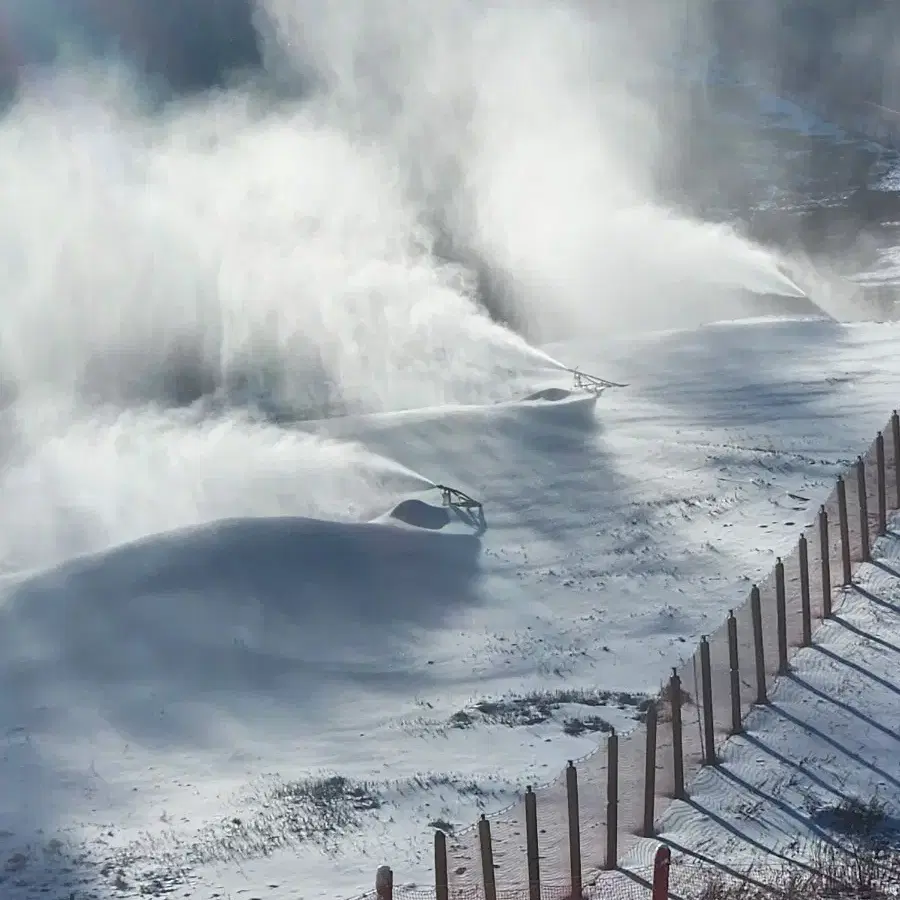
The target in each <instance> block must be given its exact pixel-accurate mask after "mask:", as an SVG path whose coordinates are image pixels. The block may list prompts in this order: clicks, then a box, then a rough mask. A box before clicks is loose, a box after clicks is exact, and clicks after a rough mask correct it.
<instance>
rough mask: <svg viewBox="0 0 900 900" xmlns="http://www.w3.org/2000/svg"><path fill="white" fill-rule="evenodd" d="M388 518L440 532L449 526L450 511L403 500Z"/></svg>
mask: <svg viewBox="0 0 900 900" xmlns="http://www.w3.org/2000/svg"><path fill="white" fill-rule="evenodd" d="M389 515H390V518H392V519H396V520H397V521H398V522H403V523H405V524H406V525H412V526H414V527H416V528H426V529H429V530H430V531H440V529H441V528H444V527H446V526H447V525H449V524H450V511H449V510H448V509H447V508H446V507H444V506H432V504H430V503H425V502H424V501H423V500H403V501H402V502H400V503H398V504H397V505H396V506H395V507H394V508H393V509H392V510H391V512H390V514H389Z"/></svg>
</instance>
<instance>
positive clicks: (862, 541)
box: [847, 456, 872, 584]
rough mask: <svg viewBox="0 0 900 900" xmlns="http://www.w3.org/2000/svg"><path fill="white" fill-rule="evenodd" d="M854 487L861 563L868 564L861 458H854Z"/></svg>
mask: <svg viewBox="0 0 900 900" xmlns="http://www.w3.org/2000/svg"><path fill="white" fill-rule="evenodd" d="M856 485H857V490H856V492H857V494H859V497H858V498H857V499H858V500H859V549H860V554H861V556H862V561H863V562H869V561H870V560H871V559H872V554H871V553H870V552H869V495H868V493H867V490H866V461H865V460H864V459H863V458H862V457H861V456H857V457H856ZM849 583H850V582H849V581H848V582H847V584H849Z"/></svg>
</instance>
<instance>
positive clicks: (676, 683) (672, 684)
mask: <svg viewBox="0 0 900 900" xmlns="http://www.w3.org/2000/svg"><path fill="white" fill-rule="evenodd" d="M669 703H670V704H671V708H672V774H673V776H674V778H675V799H676V800H684V797H685V793H684V730H683V728H682V723H681V679H680V678H679V677H678V670H677V669H672V677H671V678H670V679H669Z"/></svg>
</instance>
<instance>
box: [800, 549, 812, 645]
mask: <svg viewBox="0 0 900 900" xmlns="http://www.w3.org/2000/svg"><path fill="white" fill-rule="evenodd" d="M797 550H798V554H797V555H798V558H799V563H800V625H801V628H802V634H803V636H802V638H801V646H803V647H808V646H809V645H810V644H811V643H812V603H811V602H810V597H809V548H808V547H807V545H806V535H805V534H801V535H800V540H799V541H798V542H797Z"/></svg>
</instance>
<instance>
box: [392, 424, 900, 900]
mask: <svg viewBox="0 0 900 900" xmlns="http://www.w3.org/2000/svg"><path fill="white" fill-rule="evenodd" d="M884 434H885V432H879V433H878V435H877V437H876V438H875V440H874V441H873V443H872V445H871V447H870V448H869V450H868V452H867V453H866V454H865V455H864V456H860V457H858V459H857V461H856V463H855V464H854V465H853V467H852V468H851V469H850V470H849V471H848V472H846V473H845V474H844V475H842V476H841V477H839V478H838V479H837V482H836V484H835V487H834V489H833V491H832V493H831V496H830V497H829V498H828V500H827V501H826V503H825V504H824V505H823V506H821V507H820V509H819V511H818V514H817V516H816V518H815V521H814V522H813V523H812V524H811V525H810V526H809V527H808V528H807V529H806V531H804V532H803V533H802V534H801V535H800V536H799V538H798V541H797V546H796V548H795V550H794V552H793V553H791V555H790V556H789V557H787V558H785V559H779V560H778V561H777V562H776V564H775V567H774V570H773V571H772V572H771V574H770V576H769V577H768V578H767V579H766V580H765V581H764V582H762V583H760V584H758V585H754V586H753V587H752V589H751V590H750V593H749V596H748V597H746V598H744V599H743V602H742V603H741V604H740V605H739V606H738V607H736V608H735V609H734V610H732V611H731V612H729V614H728V617H727V619H726V621H725V622H724V623H723V624H722V626H721V627H720V628H719V630H718V631H716V632H715V633H714V634H711V635H704V636H703V637H701V639H700V644H699V647H698V648H697V650H696V652H695V653H694V655H693V656H692V657H691V658H689V659H688V660H687V661H685V662H684V663H682V665H681V666H680V667H678V668H676V669H673V671H672V675H671V678H670V679H669V681H668V683H667V684H666V685H665V686H664V687H663V688H662V690H661V691H660V692H659V694H658V695H657V697H656V699H655V700H654V701H653V702H651V703H650V705H649V707H648V710H647V716H646V720H645V722H644V724H643V725H642V726H640V727H638V728H636V729H635V730H634V731H632V732H631V733H630V734H628V735H626V736H622V737H620V736H619V735H617V734H616V733H611V734H610V735H609V736H608V738H607V741H606V744H605V746H602V747H600V748H598V750H597V751H596V752H595V753H593V754H591V755H590V756H588V757H585V758H584V759H582V760H580V761H579V762H578V765H577V766H576V765H575V763H573V762H569V764H568V766H567V767H566V769H565V770H564V772H563V773H562V774H561V775H560V777H559V778H557V779H556V780H554V781H553V782H551V783H550V784H548V785H546V786H543V787H541V788H538V789H536V790H533V789H532V788H530V787H529V788H528V789H527V791H526V794H525V797H524V800H523V801H521V802H517V803H516V804H514V805H513V806H512V807H510V808H508V809H507V810H505V811H503V812H500V813H498V814H496V815H493V816H491V817H490V818H487V817H485V816H482V817H481V820H480V821H479V822H478V823H477V825H476V826H474V827H472V828H470V829H467V830H465V831H463V832H458V833H456V834H453V835H445V834H444V833H443V832H440V831H438V832H436V833H435V843H434V848H435V862H434V887H433V889H430V890H428V891H425V892H421V891H419V892H416V891H405V890H404V891H398V892H396V893H395V891H394V889H393V875H392V873H391V872H390V869H389V868H387V867H382V869H380V870H379V883H378V886H377V887H378V890H377V896H378V897H379V900H393V898H395V897H397V898H399V897H401V896H402V898H404V900H415V898H418V897H421V898H435V900H469V898H471V900H514V898H515V900H525V898H528V900H550V898H559V900H564V898H565V900H572V898H594V897H599V896H600V895H601V894H603V895H604V896H615V897H616V898H619V900H624V898H626V897H628V896H630V895H632V894H634V895H637V894H638V893H640V895H641V896H643V897H646V893H647V891H648V890H650V889H651V887H652V885H653V883H654V882H656V884H657V890H659V889H660V887H659V879H660V878H661V877H663V875H664V876H665V878H666V879H668V878H669V869H670V867H669V865H668V864H666V865H665V866H664V869H665V871H664V873H660V871H659V865H658V864H659V858H658V857H657V860H656V863H657V865H656V869H654V866H653V865H649V867H648V868H647V869H646V871H644V872H643V873H642V871H641V870H640V869H639V868H638V869H635V868H634V867H633V866H629V870H628V871H627V872H626V871H624V870H623V869H621V868H620V867H619V862H620V860H621V859H622V858H623V856H624V854H625V853H628V852H629V851H630V850H633V849H638V850H640V847H636V845H638V844H639V842H640V841H641V839H642V838H653V837H654V836H655V822H657V821H658V818H659V816H660V814H661V813H662V812H663V811H664V810H665V808H666V807H667V806H668V804H669V803H670V802H671V801H672V800H673V799H676V798H686V797H687V785H688V784H689V782H690V780H691V778H692V777H693V776H694V775H695V774H696V773H697V772H698V771H699V769H700V768H701V767H702V766H715V765H717V763H718V750H719V748H720V747H721V745H722V743H723V742H724V741H725V740H727V739H728V737H729V736H731V735H734V734H739V733H740V732H741V731H742V729H743V721H744V717H745V714H746V713H747V712H748V711H749V709H750V708H751V707H752V706H754V705H755V704H761V703H765V702H766V701H767V699H768V695H769V692H770V690H771V687H772V685H773V683H774V681H775V679H776V678H777V677H778V676H779V675H781V674H785V673H786V672H787V671H788V668H789V663H790V656H791V652H792V650H793V649H794V648H799V647H806V646H809V645H810V644H811V643H812V639H813V633H814V631H815V627H816V625H817V623H818V622H820V621H821V620H824V619H827V618H829V617H831V616H832V615H833V613H834V609H835V605H836V604H837V603H839V601H840V595H841V590H842V588H843V587H844V586H846V585H848V584H850V582H851V577H852V571H853V566H854V564H856V563H859V562H863V561H868V560H869V559H870V553H871V546H872V541H873V539H874V538H875V537H876V536H877V535H881V534H884V533H886V530H887V519H888V511H889V510H897V509H900V478H898V471H897V469H898V461H900V416H898V413H897V412H896V411H895V412H894V413H893V415H892V416H891V419H890V423H889V429H888V430H887V434H888V439H887V440H886V439H885V436H884ZM653 846H654V847H656V846H657V845H656V844H654V845H653ZM648 863H649V860H648ZM671 870H672V873H673V874H672V877H673V878H677V880H678V882H679V885H680V886H679V887H678V888H677V889H676V887H675V886H674V885H673V892H674V891H676V890H677V893H678V894H679V895H681V896H689V895H691V894H694V895H698V894H699V893H700V892H701V889H702V885H703V883H704V882H703V881H702V879H706V880H708V879H709V870H708V869H707V870H705V871H703V870H698V869H696V867H693V868H692V867H690V866H686V865H684V864H679V865H672V866H671ZM666 892H668V887H666ZM666 892H664V893H663V894H662V896H666Z"/></svg>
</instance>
